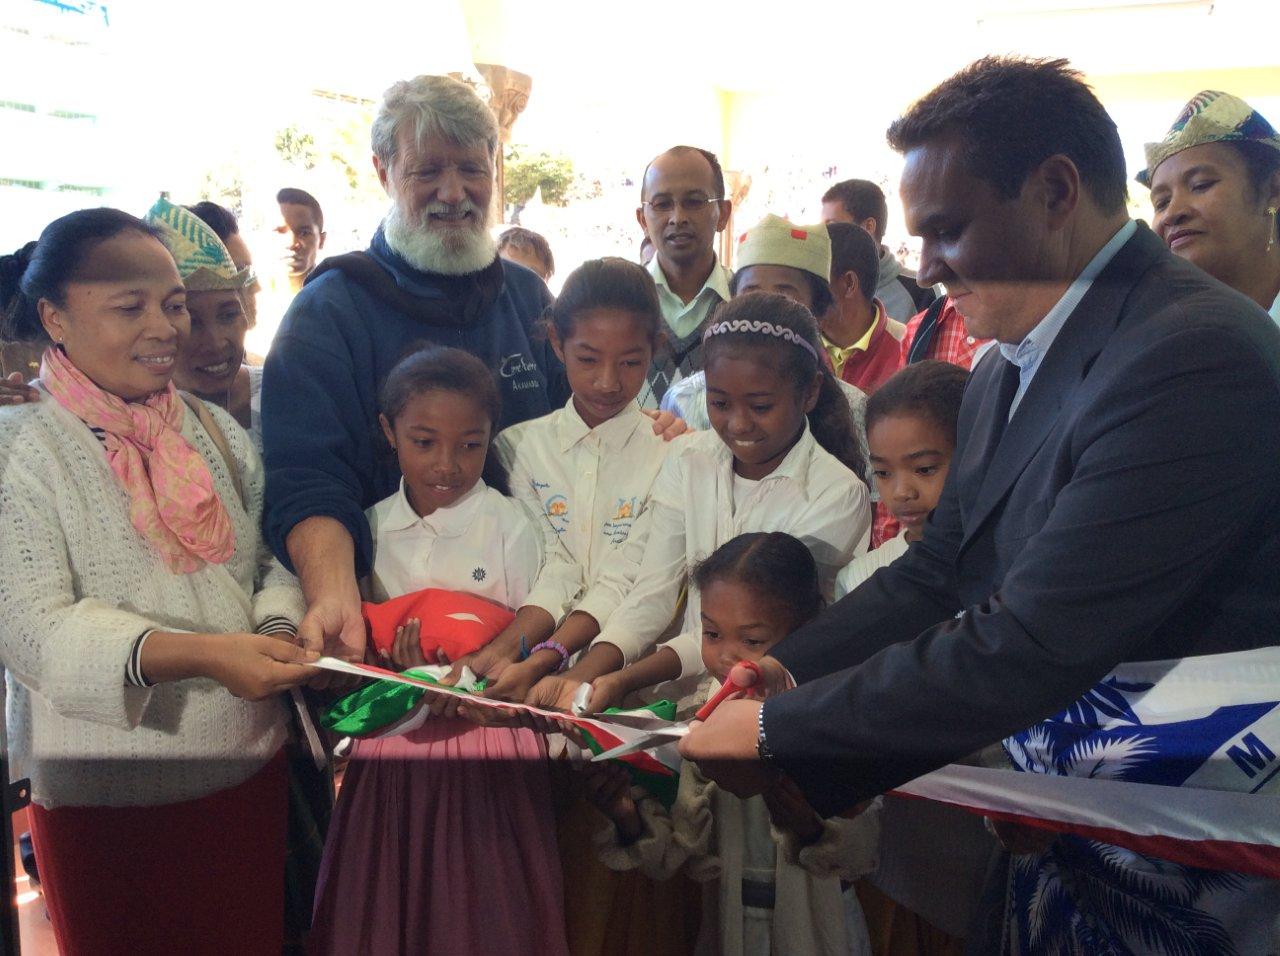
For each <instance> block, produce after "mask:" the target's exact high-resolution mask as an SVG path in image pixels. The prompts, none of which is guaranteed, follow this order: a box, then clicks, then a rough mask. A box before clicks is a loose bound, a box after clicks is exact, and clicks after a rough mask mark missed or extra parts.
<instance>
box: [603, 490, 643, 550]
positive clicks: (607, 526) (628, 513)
mask: <svg viewBox="0 0 1280 956" xmlns="http://www.w3.org/2000/svg"><path fill="white" fill-rule="evenodd" d="M639 516H640V503H639V501H637V500H636V498H635V497H631V498H619V499H618V504H617V506H616V507H615V508H614V509H613V517H612V518H610V519H609V520H607V521H605V523H604V524H603V525H602V526H601V528H600V533H601V534H603V535H604V536H605V537H606V538H608V539H609V541H610V543H612V544H613V545H615V546H616V545H620V544H622V543H623V542H624V541H626V540H627V535H629V534H630V533H631V525H632V524H634V523H635V520H636V518H638V517H639Z"/></svg>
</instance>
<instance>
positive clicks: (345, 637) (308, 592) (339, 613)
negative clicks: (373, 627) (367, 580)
mask: <svg viewBox="0 0 1280 956" xmlns="http://www.w3.org/2000/svg"><path fill="white" fill-rule="evenodd" d="M285 547H286V548H288V551H289V557H290V559H291V560H292V561H293V566H294V568H295V569H296V570H297V572H298V582H299V583H300V584H301V585H302V594H303V597H305V598H306V600H307V613H306V615H305V616H304V617H303V618H302V623H301V624H299V625H298V643H299V644H301V645H302V646H303V647H305V648H307V649H308V650H312V651H316V652H318V653H320V654H328V655H329V656H331V657H336V658H339V659H340V660H344V661H351V662H352V663H356V664H359V663H363V662H364V654H365V641H366V634H365V627H364V618H363V617H361V615H360V588H359V587H358V586H357V584H356V567H355V543H354V542H353V541H352V540H351V535H350V533H349V532H348V531H347V529H346V528H345V527H344V526H343V525H342V522H340V521H338V520H337V519H336V518H329V517H326V516H322V515H317V516H315V517H312V518H306V519H305V520H303V521H300V522H298V524H296V525H295V526H294V528H293V530H292V531H290V532H289V536H288V538H287V540H286V541H285ZM351 683H352V680H351V679H350V678H347V677H343V676H341V675H331V674H323V675H322V676H320V677H318V678H317V679H316V680H315V681H313V682H312V684H311V686H312V687H316V688H324V687H343V686H348V685H350V684H351Z"/></svg>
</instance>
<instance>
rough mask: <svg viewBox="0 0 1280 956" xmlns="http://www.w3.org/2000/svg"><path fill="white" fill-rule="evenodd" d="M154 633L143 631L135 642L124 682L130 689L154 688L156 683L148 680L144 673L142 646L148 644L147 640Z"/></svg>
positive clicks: (125, 667)
mask: <svg viewBox="0 0 1280 956" xmlns="http://www.w3.org/2000/svg"><path fill="white" fill-rule="evenodd" d="M153 633H154V631H143V632H142V633H141V634H139V635H138V639H137V640H136V641H134V642H133V649H132V650H130V651H129V659H128V660H127V661H126V662H125V665H124V682H125V683H126V684H128V685H129V686H130V687H151V686H153V683H154V682H153V681H149V680H147V675H146V674H144V673H142V646H143V645H144V644H146V643H147V638H148V637H150V636H151V635H152V634H153Z"/></svg>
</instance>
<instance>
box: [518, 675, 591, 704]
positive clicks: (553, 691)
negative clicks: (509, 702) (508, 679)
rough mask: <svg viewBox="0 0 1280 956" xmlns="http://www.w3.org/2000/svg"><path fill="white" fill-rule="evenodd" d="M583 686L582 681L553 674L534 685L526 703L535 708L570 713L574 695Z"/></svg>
mask: <svg viewBox="0 0 1280 956" xmlns="http://www.w3.org/2000/svg"><path fill="white" fill-rule="evenodd" d="M581 685H582V681H580V680H574V679H573V678H572V677H564V676H561V675H558V674H553V675H551V676H549V677H544V678H542V680H540V681H538V683H536V684H534V685H533V690H531V691H529V694H528V696H526V697H525V699H524V702H525V703H526V704H529V705H530V706H533V707H543V708H546V709H548V710H563V711H566V712H568V711H571V710H572V709H573V695H574V694H576V693H577V691H578V688H579V687H580V686H581Z"/></svg>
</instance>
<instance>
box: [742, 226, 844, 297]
mask: <svg viewBox="0 0 1280 956" xmlns="http://www.w3.org/2000/svg"><path fill="white" fill-rule="evenodd" d="M747 266H791V268H793V269H800V270H802V271H804V272H809V273H812V274H813V275H816V276H817V277H818V278H819V279H821V280H822V281H823V282H827V281H828V280H829V279H830V278H831V236H829V235H828V234H827V227H826V226H822V225H818V226H795V225H792V224H791V223H789V222H787V220H785V219H783V218H782V217H781V216H774V215H772V214H770V215H768V216H765V217H764V218H763V219H761V220H760V221H759V222H758V223H756V224H755V225H754V226H752V227H751V228H750V229H748V230H747V231H746V232H744V233H743V234H742V237H741V238H740V239H739V240H738V254H737V257H736V261H735V262H734V268H735V269H738V270H742V269H745V268H747Z"/></svg>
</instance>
